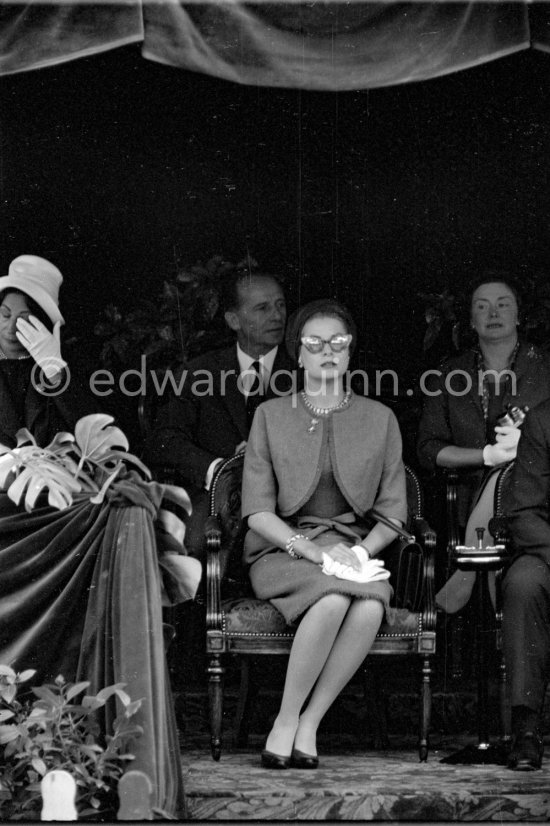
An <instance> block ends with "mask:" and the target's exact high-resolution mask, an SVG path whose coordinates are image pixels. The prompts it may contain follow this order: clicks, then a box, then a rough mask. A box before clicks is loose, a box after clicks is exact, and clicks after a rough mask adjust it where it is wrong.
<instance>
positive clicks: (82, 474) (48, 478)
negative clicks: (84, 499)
mask: <svg viewBox="0 0 550 826" xmlns="http://www.w3.org/2000/svg"><path fill="white" fill-rule="evenodd" d="M113 421H114V419H113V417H112V416H108V415H107V414H105V413H92V414H91V415H89V416H84V417H83V418H81V419H79V420H78V422H77V423H76V426H75V433H74V436H73V435H72V434H71V433H57V434H56V436H55V438H54V439H53V441H52V442H50V444H49V445H48V446H47V447H44V448H42V447H39V446H38V444H37V443H36V440H35V438H34V436H33V435H32V433H30V432H29V431H28V430H27V429H26V428H22V429H21V430H19V431H18V432H17V435H16V438H17V445H16V447H14V448H8V447H6V446H5V445H0V488H3V489H4V490H7V493H8V496H9V497H10V499H11V500H12V501H13V502H15V504H16V505H19V504H20V502H21V500H22V499H23V497H24V503H25V509H26V510H27V511H31V510H32V509H33V508H34V506H35V505H36V502H37V500H38V497H39V496H40V494H41V493H42V491H45V490H46V491H47V492H48V504H49V505H50V506H51V507H53V508H58V509H59V510H63V509H64V508H67V507H69V506H70V505H71V504H72V501H73V495H74V494H78V493H88V494H90V496H91V501H92V502H93V503H94V504H100V503H101V502H102V501H103V498H104V496H105V492H106V491H107V489H108V487H109V486H110V485H111V484H112V482H113V481H114V480H115V479H116V478H117V476H119V475H121V474H123V473H124V472H125V471H126V464H130V465H133V466H134V467H136V468H138V469H139V470H140V471H141V472H142V473H143V475H144V476H145V477H146V478H149V477H150V472H149V470H148V469H147V468H146V467H145V465H144V464H143V463H142V462H141V461H140V460H139V459H138V458H137V457H136V456H133V455H132V454H131V453H128V447H129V445H128V440H127V438H126V436H125V435H124V433H123V432H122V430H120V429H119V428H118V427H113V426H112V424H111V423H112V422H113Z"/></svg>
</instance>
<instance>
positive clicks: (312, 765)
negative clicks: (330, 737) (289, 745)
mask: <svg viewBox="0 0 550 826" xmlns="http://www.w3.org/2000/svg"><path fill="white" fill-rule="evenodd" d="M290 765H291V766H292V768H294V769H316V768H317V767H318V765H319V758H318V757H317V756H316V755H314V754H306V753H305V751H300V750H299V749H292V754H291V755H290Z"/></svg>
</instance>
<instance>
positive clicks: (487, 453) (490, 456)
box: [483, 442, 516, 467]
mask: <svg viewBox="0 0 550 826" xmlns="http://www.w3.org/2000/svg"><path fill="white" fill-rule="evenodd" d="M515 458H516V447H515V445H514V446H513V447H506V445H502V444H500V442H497V443H496V444H494V445H485V447H484V448H483V464H484V465H487V466H488V467H496V466H497V465H503V464H505V462H511V461H512V459H515Z"/></svg>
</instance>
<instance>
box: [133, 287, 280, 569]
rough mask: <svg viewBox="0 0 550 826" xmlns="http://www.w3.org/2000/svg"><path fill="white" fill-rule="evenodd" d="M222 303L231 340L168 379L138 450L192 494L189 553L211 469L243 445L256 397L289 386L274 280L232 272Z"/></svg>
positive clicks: (195, 547) (198, 534) (197, 535)
mask: <svg viewBox="0 0 550 826" xmlns="http://www.w3.org/2000/svg"><path fill="white" fill-rule="evenodd" d="M222 302H223V306H224V310H225V321H226V323H227V325H228V326H229V327H230V328H231V330H233V331H234V332H235V334H236V343H235V345H233V346H232V347H229V348H227V349H224V350H214V351H211V352H208V353H205V354H204V355H202V356H199V357H198V358H196V359H194V360H193V361H192V362H191V363H190V364H189V365H188V367H187V368H186V370H183V371H182V373H181V374H180V375H179V376H176V377H175V385H176V387H177V388H178V392H177V394H176V393H175V394H174V397H173V398H172V399H171V400H170V401H169V403H168V404H167V405H165V406H164V408H163V409H162V411H161V413H160V414H159V419H158V422H157V424H156V427H155V429H154V431H153V433H152V435H151V436H150V437H149V439H148V440H147V442H146V445H145V452H144V458H145V461H146V462H147V463H148V464H150V465H151V466H152V467H154V466H162V467H165V468H172V469H174V470H175V471H176V478H177V482H178V484H181V485H182V486H183V487H185V488H186V490H187V492H188V493H189V495H190V497H191V502H192V504H193V515H192V517H191V519H190V522H189V524H188V526H187V532H186V538H185V544H186V547H187V549H188V551H189V553H191V554H193V555H194V556H200V555H201V552H202V544H203V537H202V531H203V525H204V519H205V517H206V515H207V509H208V493H207V491H208V489H209V488H210V484H211V481H212V477H213V474H214V472H215V470H216V467H217V466H218V464H219V463H220V462H221V461H222V460H223V459H224V458H227V457H229V456H232V455H233V454H235V453H239V452H240V451H242V450H244V448H245V447H246V440H247V438H248V432H249V429H250V424H251V421H252V417H253V413H254V410H255V408H256V407H257V405H258V403H260V402H261V401H263V400H265V399H269V398H273V397H275V396H277V395H286V394H287V393H288V392H291V391H292V390H293V389H295V388H294V375H295V374H294V372H293V371H294V366H293V364H292V362H291V360H290V358H289V356H288V355H287V353H286V351H285V350H284V348H282V347H280V346H279V345H280V344H281V342H282V340H283V337H284V332H285V323H286V304H285V297H284V294H283V290H282V287H281V285H280V284H279V282H278V280H277V279H276V278H275V277H274V276H272V275H268V274H262V273H245V272H239V273H236V274H234V275H233V276H232V277H229V278H228V279H227V282H226V283H225V284H224V292H223V295H222ZM182 380H183V381H182ZM180 387H181V392H179V389H180Z"/></svg>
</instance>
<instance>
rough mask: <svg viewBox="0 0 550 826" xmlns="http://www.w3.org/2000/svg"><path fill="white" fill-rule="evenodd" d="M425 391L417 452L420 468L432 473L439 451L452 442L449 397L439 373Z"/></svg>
mask: <svg viewBox="0 0 550 826" xmlns="http://www.w3.org/2000/svg"><path fill="white" fill-rule="evenodd" d="M426 390H427V392H426V393H425V395H424V403H423V408H422V415H421V417H420V422H419V425H418V442H417V452H418V459H419V461H420V464H421V466H422V467H423V468H425V469H426V470H432V471H433V470H435V468H436V458H437V454H438V453H439V451H440V450H442V449H443V448H444V447H447V446H448V445H452V444H454V441H453V434H452V431H451V425H450V421H449V396H448V393H447V392H446V390H445V386H444V376H443V374H442V373H441V372H440V373H439V375H432V376H430V377H429V379H428V380H427V382H426Z"/></svg>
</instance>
